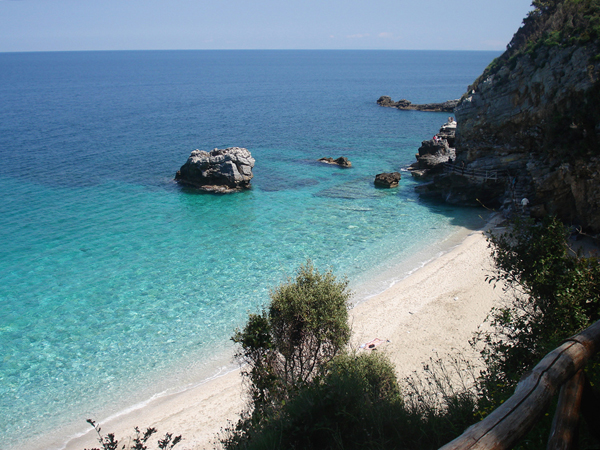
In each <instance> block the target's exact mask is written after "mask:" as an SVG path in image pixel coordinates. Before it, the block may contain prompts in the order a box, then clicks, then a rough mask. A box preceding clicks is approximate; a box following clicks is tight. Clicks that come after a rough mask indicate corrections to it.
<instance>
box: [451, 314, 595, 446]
mask: <svg viewBox="0 0 600 450" xmlns="http://www.w3.org/2000/svg"><path fill="white" fill-rule="evenodd" d="M599 350H600V321H598V322H596V323H595V324H593V325H592V326H591V327H589V328H587V329H586V330H584V331H582V332H581V333H579V334H578V335H576V336H573V337H572V338H569V339H567V340H566V341H565V342H564V343H563V344H562V345H561V346H560V347H558V348H557V349H555V350H553V351H552V352H550V353H548V354H547V355H546V356H545V357H544V358H543V359H542V360H541V361H540V362H539V364H538V365H537V366H535V367H534V369H533V370H532V371H531V372H530V374H529V375H528V376H527V377H525V378H524V379H522V380H521V381H520V382H519V384H518V385H517V388H516V389H515V393H514V394H513V396H512V397H510V399H508V400H507V401H506V402H505V403H504V404H502V405H501V406H500V407H498V408H497V409H495V410H494V411H493V412H492V413H491V414H490V415H489V416H487V417H486V418H485V419H484V420H482V421H481V422H479V423H476V424H475V425H473V426H471V427H470V428H468V429H467V430H466V431H465V432H464V433H463V434H462V435H461V436H459V437H457V438H456V439H455V440H453V441H452V442H450V443H448V444H446V445H445V446H443V447H442V448H441V449H440V450H459V449H460V450H467V449H469V450H491V449H495V450H500V449H511V448H513V447H514V446H515V445H516V444H517V442H518V441H519V440H520V439H521V438H523V437H524V436H525V434H527V432H528V431H529V430H530V429H531V428H532V427H533V425H534V424H535V423H536V422H537V421H538V420H539V418H540V417H541V416H543V414H544V413H545V412H546V410H547V408H548V406H549V405H550V402H551V400H552V397H553V396H554V395H555V393H556V391H557V390H559V389H560V394H559V401H558V406H557V409H556V413H555V416H554V422H553V426H552V430H551V432H550V437H549V441H548V447H547V448H548V450H555V449H571V448H574V445H575V444H574V440H575V435H576V432H575V430H576V428H577V423H578V418H579V412H580V407H581V403H582V398H584V397H586V398H588V399H589V397H590V396H591V395H584V394H583V391H584V389H591V388H590V387H589V385H587V386H586V380H585V376H584V374H583V368H584V367H585V365H586V364H587V362H588V360H589V359H590V358H591V357H592V356H593V355H594V354H596V353H597V352H598V351H599ZM587 409H591V410H592V412H591V413H590V414H587V416H586V421H587V422H588V425H589V427H590V429H591V430H594V431H596V432H599V431H600V414H598V409H600V407H599V406H598V404H596V405H594V407H592V408H587ZM584 412H585V411H584ZM594 416H595V417H594ZM590 422H591V423H590Z"/></svg>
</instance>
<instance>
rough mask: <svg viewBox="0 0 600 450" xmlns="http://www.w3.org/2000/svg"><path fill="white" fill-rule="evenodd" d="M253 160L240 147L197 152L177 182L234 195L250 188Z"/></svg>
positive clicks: (194, 152) (189, 160) (178, 172)
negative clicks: (235, 192) (233, 193)
mask: <svg viewBox="0 0 600 450" xmlns="http://www.w3.org/2000/svg"><path fill="white" fill-rule="evenodd" d="M253 167H254V158H253V157H252V155H251V154H250V152H249V151H248V150H247V149H245V148H241V147H230V148H225V149H218V148H215V149H214V150H211V151H210V152H206V151H204V150H194V151H193V152H192V153H191V154H190V157H189V158H188V160H187V162H186V163H185V164H184V165H183V166H181V169H179V170H178V171H177V174H176V175H175V180H176V181H178V182H179V183H183V184H187V185H190V186H195V187H197V188H200V189H203V190H206V191H213V192H234V191H240V190H242V189H249V188H250V180H251V179H252V177H253V176H254V175H253V174H252V168H253Z"/></svg>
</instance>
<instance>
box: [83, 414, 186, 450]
mask: <svg viewBox="0 0 600 450" xmlns="http://www.w3.org/2000/svg"><path fill="white" fill-rule="evenodd" d="M87 423H89V424H90V425H91V426H92V427H94V430H96V433H97V434H98V442H99V443H100V446H101V448H92V449H89V450H117V449H118V448H119V440H118V439H116V438H115V435H114V433H108V434H107V435H106V436H104V435H102V433H101V431H102V429H101V428H100V425H98V424H97V423H96V422H95V421H93V420H92V419H87ZM134 430H135V436H134V437H133V443H132V442H131V439H129V443H128V444H122V446H121V447H120V448H121V449H122V450H125V449H128V450H148V447H147V446H146V443H147V442H148V441H149V440H150V438H151V437H152V435H153V434H154V433H156V432H157V430H156V428H147V429H146V431H145V432H144V433H142V432H141V431H140V429H139V428H138V427H135V428H134ZM179 442H181V435H179V436H175V437H173V434H171V433H166V434H165V437H164V438H162V439H159V440H158V442H157V445H158V448H159V449H160V450H171V449H172V448H173V447H175V446H176V445H177V444H178V443H179ZM85 450H88V449H85Z"/></svg>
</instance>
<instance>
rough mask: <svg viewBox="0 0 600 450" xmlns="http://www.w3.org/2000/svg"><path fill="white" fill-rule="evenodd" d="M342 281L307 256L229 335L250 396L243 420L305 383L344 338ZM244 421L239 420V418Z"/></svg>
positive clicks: (262, 413) (256, 418)
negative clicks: (264, 303) (264, 304)
mask: <svg viewBox="0 0 600 450" xmlns="http://www.w3.org/2000/svg"><path fill="white" fill-rule="evenodd" d="M347 287H348V281H347V280H345V279H343V280H338V279H336V277H335V276H334V275H333V274H332V273H331V271H326V272H324V273H320V272H319V271H318V270H317V269H315V267H314V266H313V265H312V263H311V262H310V261H308V262H307V263H306V264H305V265H302V266H301V267H300V268H299V269H298V272H297V274H296V277H295V278H294V279H288V280H287V282H285V283H283V284H282V285H281V286H279V287H277V288H275V289H274V290H273V291H272V292H271V303H270V304H269V306H268V307H267V309H265V310H263V311H262V312H261V313H260V314H250V316H249V319H248V322H247V324H246V326H245V327H244V328H243V329H241V330H240V329H238V330H236V332H235V334H234V336H233V337H232V340H233V341H234V342H235V343H236V344H239V349H238V351H237V353H236V357H237V359H238V360H239V361H241V362H243V363H245V364H246V365H245V366H244V368H243V370H242V375H243V376H244V377H246V379H247V381H248V387H249V392H250V396H251V403H252V404H251V406H250V411H249V412H248V413H247V414H246V419H245V421H246V422H247V423H246V425H244V424H242V423H239V424H238V428H240V430H242V429H245V428H247V427H248V426H250V425H249V423H250V422H252V423H254V424H258V423H260V422H261V421H262V420H263V418H264V417H266V416H268V415H269V414H271V413H272V412H273V411H276V410H277V409H278V408H280V407H281V405H282V404H284V403H285V402H286V401H288V400H289V399H290V398H291V397H293V396H294V395H295V393H296V392H297V391H298V390H300V389H302V388H303V387H304V386H306V385H307V384H308V383H310V382H311V381H312V380H313V379H314V378H315V377H316V376H318V375H320V374H322V373H323V369H324V367H325V365H326V364H327V363H329V362H330V361H331V360H332V359H333V358H334V357H335V356H336V355H337V354H338V353H339V352H340V351H341V350H342V349H343V348H344V347H345V346H346V344H347V343H348V340H349V339H350V327H349V326H348V308H349V303H348V302H349V299H350V296H351V293H350V292H349V291H348V289H347ZM243 421H244V420H243Z"/></svg>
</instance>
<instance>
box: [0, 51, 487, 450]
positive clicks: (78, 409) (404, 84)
mask: <svg viewBox="0 0 600 450" xmlns="http://www.w3.org/2000/svg"><path fill="white" fill-rule="evenodd" d="M494 56H496V55H495V54H493V53H482V52H322V51H320V52H319V51H315V52H311V51H306V52H305V51H299V52H293V51H290V52H279V51H272V52H270V51H265V52H227V51H219V52H90V53H55V54H49V53H39V54H35V53H34V54H0V69H1V70H0V116H2V117H3V118H4V119H3V120H2V121H0V156H1V160H2V167H0V193H1V195H2V202H0V352H1V353H0V417H3V418H4V420H2V421H0V435H2V436H3V437H4V438H5V439H4V441H5V442H9V441H11V440H13V442H19V439H22V437H23V436H33V437H35V436H38V435H44V434H46V433H48V432H50V431H52V430H54V431H55V430H61V429H64V430H65V433H66V434H67V433H69V432H72V431H73V430H74V429H76V428H77V427H75V428H73V426H72V425H71V424H73V423H76V424H77V423H80V422H81V429H85V428H86V424H85V422H84V420H85V418H87V417H94V418H96V419H101V418H102V417H105V416H106V415H108V414H113V413H116V412H118V411H119V410H122V409H124V408H127V407H129V406H131V405H132V404H134V403H137V402H142V401H144V400H146V399H148V398H149V397H150V396H152V395H153V394H155V393H157V392H161V391H164V390H165V389H167V388H168V387H169V388H178V387H180V386H184V385H186V384H187V383H190V382H197V381H199V380H201V379H202V378H204V377H208V376H210V375H212V374H214V371H215V370H216V368H217V367H220V366H222V365H223V363H224V361H225V362H228V361H227V360H224V359H223V355H228V354H229V353H228V352H229V351H230V348H231V347H230V343H229V340H228V338H229V336H231V334H232V332H233V330H234V329H235V327H236V326H238V325H240V324H242V323H243V321H244V318H245V316H246V314H247V312H248V311H254V310H256V309H257V308H258V307H260V305H263V304H264V303H265V302H266V301H267V300H268V293H269V289H270V288H271V287H272V286H274V285H276V284H278V283H280V282H281V281H283V280H284V279H285V277H286V276H289V275H292V274H293V271H294V269H295V268H296V267H298V265H299V264H301V263H302V262H304V261H305V260H306V259H307V258H311V259H312V260H313V261H314V263H315V264H316V265H317V266H318V267H320V268H322V269H325V268H328V267H331V268H332V269H333V270H334V272H335V273H336V274H338V275H347V276H348V278H349V279H350V280H351V285H352V287H353V288H354V289H355V290H356V291H357V292H358V294H357V298H356V300H361V299H364V298H366V297H368V296H369V295H372V294H374V293H376V292H378V291H381V290H382V289H384V288H385V287H386V286H388V285H389V284H390V283H391V282H393V281H394V280H395V279H397V278H400V277H402V276H404V274H405V273H406V271H408V270H410V269H411V268H412V267H409V266H402V263H403V261H404V262H406V261H411V262H410V264H413V265H414V264H416V263H417V262H419V261H422V260H425V259H428V258H429V257H431V256H432V255H433V254H435V252H437V251H439V249H441V248H443V246H444V242H446V243H447V242H449V241H448V240H449V239H450V236H451V235H452V234H453V233H455V232H457V231H459V230H461V229H464V228H465V227H467V228H476V227H478V226H480V225H481V224H482V219H481V217H480V215H481V211H478V210H473V209H456V208H450V207H448V206H445V205H437V204H430V203H426V202H423V201H421V200H420V199H419V198H418V197H417V196H416V195H415V193H414V191H413V187H414V185H415V183H416V182H415V181H414V180H413V179H412V178H411V177H410V176H409V175H408V174H406V173H404V177H403V179H402V181H401V186H400V188H398V189H394V190H381V189H376V188H375V187H374V186H373V182H372V180H373V179H374V176H375V174H377V173H379V172H382V171H392V170H401V169H402V168H404V167H406V166H407V165H408V164H410V163H411V162H413V161H414V153H415V152H416V149H417V148H418V146H419V143H420V141H421V140H423V139H426V138H428V137H430V135H433V134H434V133H435V132H436V131H437V129H438V128H439V126H440V125H441V124H442V123H443V122H444V121H445V119H446V117H447V115H445V114H435V113H432V114H425V113H418V112H401V111H397V110H392V109H388V108H381V107H378V106H377V105H376V104H375V101H376V100H377V98H378V97H379V96H380V95H384V94H388V95H391V96H392V97H393V98H394V99H398V98H401V97H405V98H408V99H410V100H412V101H414V102H432V101H444V100H447V99H449V98H457V97H458V96H460V95H461V94H462V92H463V91H464V90H465V89H466V86H467V85H468V84H469V83H470V82H471V81H472V80H473V79H474V78H475V77H476V76H477V75H478V74H479V73H480V72H481V70H483V68H484V67H485V66H486V65H487V64H488V63H489V62H490V61H491V60H492V59H493V57H494ZM233 145H236V146H243V147H247V148H248V149H249V150H250V151H251V152H252V155H253V157H254V158H255V159H256V167H255V171H254V173H255V179H254V181H253V185H254V187H253V189H252V190H250V191H248V192H244V193H239V194H235V195H227V196H223V195H210V194H203V193H198V192H195V191H193V190H189V189H185V188H180V187H179V186H178V185H176V184H175V183H173V181H172V178H173V175H174V173H175V171H176V170H177V169H178V168H179V166H180V165H181V164H183V162H185V160H186V159H187V156H188V155H189V153H190V151H191V150H193V149H194V148H202V149H211V148H213V147H217V146H218V147H220V148H223V147H226V146H233ZM342 155H343V156H347V157H348V158H349V159H350V160H351V161H352V163H353V166H354V167H353V168H352V169H348V170H345V169H340V168H337V167H333V166H329V165H324V164H320V163H317V162H316V159H317V158H319V157H323V156H333V157H338V156H342ZM424 249H428V250H427V251H425V250H424ZM421 256H422V257H421ZM394 268H395V269H394ZM373 280H375V282H374V281H373ZM141 425H142V424H141ZM66 434H65V436H66ZM16 447H18V445H16Z"/></svg>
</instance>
